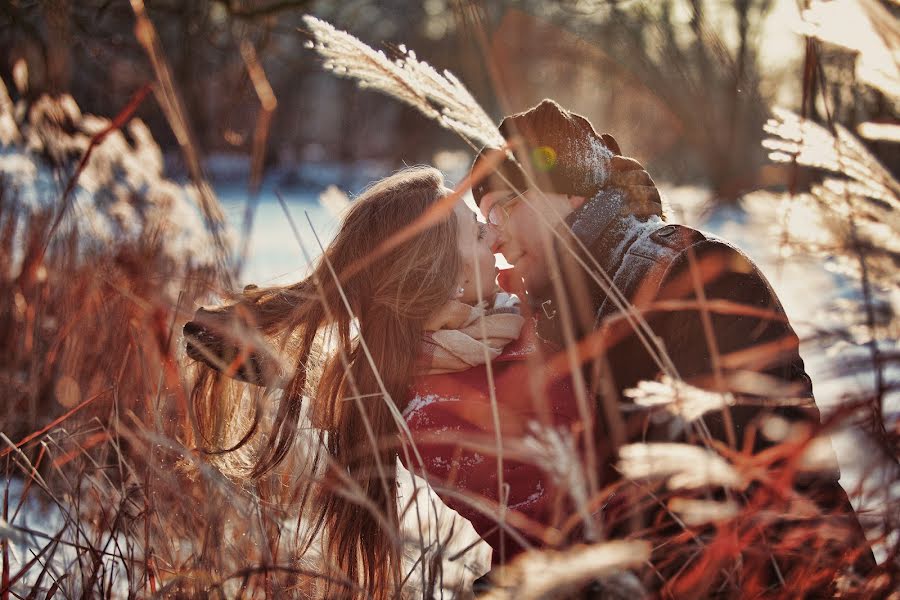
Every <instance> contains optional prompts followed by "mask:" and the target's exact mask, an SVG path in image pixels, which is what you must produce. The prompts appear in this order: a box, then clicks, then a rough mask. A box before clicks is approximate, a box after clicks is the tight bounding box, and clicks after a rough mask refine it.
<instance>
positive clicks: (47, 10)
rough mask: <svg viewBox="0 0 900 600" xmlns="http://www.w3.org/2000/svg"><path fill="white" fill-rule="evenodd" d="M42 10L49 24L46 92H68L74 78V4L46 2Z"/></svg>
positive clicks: (64, 1)
mask: <svg viewBox="0 0 900 600" xmlns="http://www.w3.org/2000/svg"><path fill="white" fill-rule="evenodd" d="M41 8H42V10H43V16H44V22H45V23H46V24H47V40H46V48H47V81H46V91H47V92H49V93H51V94H60V93H63V92H68V91H69V87H70V83H71V78H72V67H71V59H70V56H71V55H70V52H71V47H72V35H71V28H70V23H71V16H72V14H71V13H72V3H71V0H45V1H44V2H43V3H42V5H41Z"/></svg>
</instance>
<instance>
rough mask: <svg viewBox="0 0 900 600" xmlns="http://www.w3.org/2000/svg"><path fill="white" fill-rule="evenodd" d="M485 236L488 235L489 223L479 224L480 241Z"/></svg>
mask: <svg viewBox="0 0 900 600" xmlns="http://www.w3.org/2000/svg"><path fill="white" fill-rule="evenodd" d="M485 235H487V223H478V241H479V242H480V241H481V240H483V239H484V236H485Z"/></svg>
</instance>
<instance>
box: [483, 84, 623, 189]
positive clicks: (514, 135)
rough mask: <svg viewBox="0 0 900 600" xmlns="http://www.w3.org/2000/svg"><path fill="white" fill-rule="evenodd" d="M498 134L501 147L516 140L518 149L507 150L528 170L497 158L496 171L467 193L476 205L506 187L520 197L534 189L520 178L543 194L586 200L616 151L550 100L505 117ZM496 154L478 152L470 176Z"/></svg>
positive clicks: (492, 150)
mask: <svg viewBox="0 0 900 600" xmlns="http://www.w3.org/2000/svg"><path fill="white" fill-rule="evenodd" d="M500 133H501V134H503V137H504V138H506V140H507V141H514V140H516V139H520V140H521V145H517V144H515V143H514V144H513V150H514V151H515V154H516V156H517V157H519V160H527V161H528V163H529V164H528V165H527V166H524V165H521V164H520V163H519V162H518V161H516V160H513V159H512V158H510V157H509V156H504V157H500V164H499V166H497V167H496V169H495V170H494V171H493V172H492V173H490V174H489V175H488V176H486V177H484V178H483V179H481V180H480V181H479V182H478V183H477V184H476V185H475V186H474V187H473V188H472V195H473V196H474V197H475V202H476V203H477V204H481V199H482V197H484V195H485V194H487V193H488V192H490V191H495V190H505V189H510V184H511V185H512V187H513V188H514V189H517V190H520V191H523V190H525V189H528V188H530V187H535V186H534V185H530V184H529V181H530V180H529V178H528V177H526V175H525V173H526V172H527V173H528V174H529V175H530V176H531V177H532V178H533V181H534V184H536V185H537V187H538V188H540V189H541V190H543V191H545V192H555V193H558V194H573V195H577V196H585V197H591V196H593V195H594V194H595V193H596V192H597V190H599V189H600V187H602V186H603V184H604V183H606V180H607V179H608V177H609V163H610V159H611V158H612V156H613V155H614V154H615V153H616V152H618V148H610V147H609V146H608V145H607V144H606V143H604V139H603V137H601V136H600V135H598V134H597V132H596V131H594V127H593V126H592V125H591V123H590V121H588V120H587V119H586V118H584V117H582V116H581V115H577V114H575V113H573V112H569V111H568V110H566V109H564V108H563V107H561V106H560V105H559V104H557V103H556V102H554V101H553V100H544V101H542V102H541V103H540V104H538V105H537V106H535V107H533V108H530V109H528V110H526V111H525V112H521V113H518V114H514V115H510V116H508V117H506V118H505V119H503V121H502V122H501V123H500ZM611 139H612V138H610V140H611ZM612 143H613V144H615V142H612ZM497 152H501V151H500V150H498V149H496V148H490V147H485V148H482V150H481V151H480V152H479V153H478V156H476V157H475V162H474V163H473V165H472V170H473V171H474V170H475V168H476V167H477V166H478V165H479V163H480V162H481V161H482V160H485V159H486V158H488V157H490V156H491V155H492V154H494V153H497ZM523 167H524V168H523ZM504 178H505V179H507V180H508V181H509V183H507V182H506V181H504Z"/></svg>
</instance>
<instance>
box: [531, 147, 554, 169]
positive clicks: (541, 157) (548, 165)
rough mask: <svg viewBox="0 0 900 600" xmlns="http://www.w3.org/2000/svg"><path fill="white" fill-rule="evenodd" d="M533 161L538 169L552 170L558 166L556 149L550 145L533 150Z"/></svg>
mask: <svg viewBox="0 0 900 600" xmlns="http://www.w3.org/2000/svg"><path fill="white" fill-rule="evenodd" d="M531 163H532V164H533V165H534V167H535V168H536V169H537V170H538V171H543V172H544V173H546V172H548V171H551V170H552V169H553V167H555V166H556V150H554V149H553V148H551V147H550V146H541V147H539V148H535V149H534V150H532V151H531Z"/></svg>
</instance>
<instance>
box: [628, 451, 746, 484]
mask: <svg viewBox="0 0 900 600" xmlns="http://www.w3.org/2000/svg"><path fill="white" fill-rule="evenodd" d="M617 468H618V469H619V471H621V473H622V475H623V476H624V477H626V478H628V479H665V480H667V482H668V486H669V488H670V489H673V490H676V489H689V490H691V489H698V488H702V487H706V486H722V487H726V488H732V489H735V490H743V489H744V488H746V487H747V483H748V482H747V480H746V479H745V478H744V477H743V476H742V475H741V474H740V473H738V472H737V471H736V470H735V468H734V467H733V466H732V465H731V464H730V463H728V462H727V461H726V460H725V459H724V458H722V457H721V456H719V455H718V454H716V453H714V452H711V451H710V450H707V449H705V448H701V447H698V446H691V445H689V444H676V443H666V442H654V443H649V444H643V443H639V444H626V445H625V446H622V447H621V448H620V449H619V462H618V464H617Z"/></svg>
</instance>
